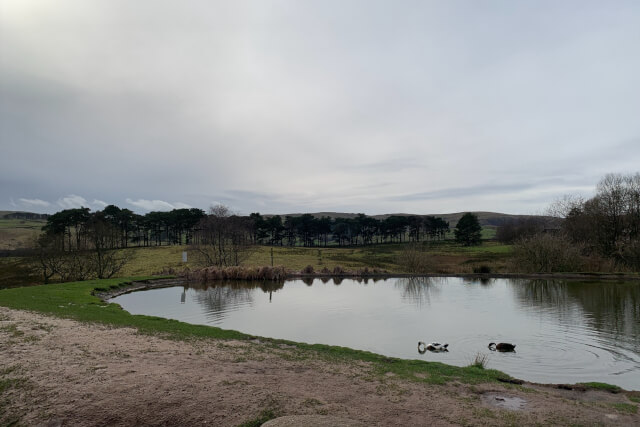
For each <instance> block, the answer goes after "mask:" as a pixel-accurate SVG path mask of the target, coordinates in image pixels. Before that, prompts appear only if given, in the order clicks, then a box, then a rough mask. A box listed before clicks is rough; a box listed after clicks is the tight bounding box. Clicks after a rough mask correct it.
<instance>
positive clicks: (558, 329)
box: [110, 278, 640, 390]
mask: <svg viewBox="0 0 640 427" xmlns="http://www.w3.org/2000/svg"><path fill="white" fill-rule="evenodd" d="M110 302H115V303H118V304H120V305H121V306H122V307H123V308H124V309H125V310H127V311H129V312H130V313H133V314H146V315H153V316H161V317H166V318H171V319H177V320H180V321H184V322H189V323H194V324H206V325H212V326H218V327H220V328H224V329H234V330H238V331H241V332H245V333H248V334H252V335H258V336H264V337H273V338H282V339H287V340H292V341H299V342H306V343H322V344H331V345H339V346H346V347H351V348H355V349H360V350H368V351H372V352H374V353H378V354H383V355H387V356H393V357H400V358H405V359H422V360H430V361H439V362H443V363H448V364H452V365H457V366H466V365H469V364H470V363H471V362H472V361H473V359H474V358H475V356H476V354H478V353H481V354H486V355H489V359H488V367H489V368H495V369H499V370H501V371H503V372H506V373H508V374H510V375H512V376H514V377H516V378H521V379H525V380H529V381H536V382H544V383H576V382H589V381H599V382H606V383H610V384H616V385H619V386H621V387H623V388H626V389H630V390H640V284H637V283H609V282H582V281H568V280H554V281H552V280H523V279H518V280H514V279H488V280H483V281H480V280H466V279H461V278H414V279H386V280H378V281H372V280H369V281H356V280H351V279H349V280H337V281H334V280H326V279H325V280H320V279H315V280H312V281H311V280H309V281H307V283H305V282H303V281H302V280H291V281H287V282H285V283H283V284H272V283H264V284H263V283H262V282H253V283H238V282H234V283H231V284H228V283H227V284H224V285H216V286H213V285H212V286H176V287H169V288H159V289H152V290H147V291H141V292H133V293H130V294H125V295H121V296H119V297H116V298H114V299H112V300H111V301H110ZM418 341H425V342H427V343H428V342H430V341H439V342H446V343H448V344H449V351H448V352H446V353H431V352H426V353H425V354H420V353H418V348H417V345H418ZM492 341H494V342H509V343H514V344H516V346H517V347H516V352H514V353H499V352H492V351H489V349H488V348H487V346H488V344H489V342H492Z"/></svg>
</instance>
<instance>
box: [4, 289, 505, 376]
mask: <svg viewBox="0 0 640 427" xmlns="http://www.w3.org/2000/svg"><path fill="white" fill-rule="evenodd" d="M130 280H131V279H109V280H94V281H86V282H73V283H64V284H55V285H42V286H32V287H25V288H13V289H4V290H0V305H2V306H5V307H9V308H13V309H18V310H32V311H37V312H41V313H45V314H49V315H53V316H58V317H64V318H70V319H74V320H78V321H81V322H90V323H91V322H92V323H100V324H104V325H109V326H114V327H133V328H136V329H137V330H138V331H139V332H140V333H142V334H149V335H160V336H162V337H166V338H169V339H175V340H192V339H205V338H209V339H223V340H226V339H238V340H247V339H252V338H254V337H251V336H249V335H247V334H243V333H240V332H237V331H230V330H224V329H220V328H216V327H210V326H201V325H191V324H188V323H183V322H178V321H175V320H169V319H164V318H160V317H152V316H140V315H132V314H130V313H128V312H126V311H124V310H122V308H121V307H120V306H119V305H117V304H106V303H104V302H103V301H102V300H100V299H99V298H98V297H96V296H94V295H92V292H93V291H94V290H96V289H100V290H105V289H109V288H119V287H122V286H127V284H128V282H130ZM261 342H262V345H266V346H274V347H275V346H280V345H281V344H283V343H285V344H289V345H291V346H292V350H291V352H292V355H291V356H292V357H296V358H299V359H311V358H314V357H320V358H323V359H327V360H331V361H344V362H361V361H365V362H369V363H371V366H372V369H373V373H374V374H376V375H385V374H387V373H393V374H395V375H397V376H399V377H402V378H407V379H411V380H415V381H422V382H428V383H436V384H442V383H446V382H448V381H454V380H455V381H461V382H464V383H471V384H473V383H481V382H494V381H498V379H499V378H502V379H504V378H508V375H506V374H504V373H502V372H499V371H496V370H488V369H482V368H481V367H464V368H460V367H456V366H449V365H445V364H442V363H437V362H425V361H420V360H403V359H396V358H389V357H385V356H381V355H377V354H373V353H370V352H366V351H360V350H353V349H350V348H345V347H337V346H328V345H321V344H315V345H309V344H301V343H292V342H288V341H283V340H273V339H265V338H261Z"/></svg>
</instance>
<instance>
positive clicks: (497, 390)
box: [0, 307, 640, 426]
mask: <svg viewBox="0 0 640 427" xmlns="http://www.w3.org/2000/svg"><path fill="white" fill-rule="evenodd" d="M11 379H17V380H18V381H17V382H12V384H14V385H13V386H11V387H9V388H8V389H6V390H5V391H4V392H3V393H1V394H0V405H1V406H0V425H4V424H6V423H8V422H11V421H16V420H17V421H18V422H19V424H24V425H49V426H61V425H64V426H67V425H69V426H85V425H86V426H89V425H109V426H113V425H204V424H207V425H216V426H218V425H220V426H233V425H238V424H241V423H243V422H246V421H248V420H251V419H255V418H256V417H257V416H258V415H259V414H260V413H261V412H262V411H263V410H265V409H271V410H273V411H275V412H276V413H278V414H280V415H282V416H291V415H323V416H332V417H342V418H347V419H351V420H355V421H357V422H360V423H361V424H362V425H398V426H412V425H414V426H415V425H489V424H491V425H534V424H538V425H539V424H543V425H594V424H595V425H625V426H629V425H640V414H638V413H636V414H630V413H629V408H631V409H633V408H634V407H636V409H638V408H637V406H638V404H636V403H633V402H632V401H630V400H629V399H628V397H627V395H625V394H623V393H619V394H611V393H607V392H595V391H587V392H584V391H582V392H580V391H568V390H558V389H555V388H551V387H544V386H538V385H532V384H525V385H524V387H520V386H513V385H501V384H485V385H475V386H472V385H465V384H458V383H450V384H447V385H444V386H437V385H426V384H422V383H418V382H413V381H406V380H400V379H398V378H394V376H392V375H387V376H386V377H380V376H375V375H373V374H372V372H371V369H370V367H369V366H368V365H367V364H366V363H336V362H332V363H329V362H326V361H324V360H322V359H320V358H317V357H315V356H314V355H313V354H310V353H308V352H304V351H301V350H299V349H297V348H296V347H294V346H285V345H283V346H281V347H279V348H278V347H276V348H274V347H273V346H272V345H267V344H265V343H261V342H259V341H251V342H241V341H218V340H199V341H193V342H182V341H180V342H178V341H171V340H166V339H162V338H157V337H149V336H144V335H139V334H137V333H136V331H135V330H133V329H125V328H118V329H114V328H107V327H104V326H98V325H88V324H82V323H78V322H75V321H71V320H65V319H58V318H53V317H47V316H42V315H39V314H34V313H29V312H24V311H15V310H9V309H6V308H3V307H0V384H2V383H3V382H4V383H5V384H6V383H7V381H8V380H11ZM0 390H2V387H0ZM619 403H624V404H626V405H627V406H625V405H619ZM617 404H618V405H617ZM616 405H617V406H616ZM630 405H633V406H630ZM508 406H511V407H513V408H518V409H505V408H504V407H508ZM638 410H639V411H640V409H638Z"/></svg>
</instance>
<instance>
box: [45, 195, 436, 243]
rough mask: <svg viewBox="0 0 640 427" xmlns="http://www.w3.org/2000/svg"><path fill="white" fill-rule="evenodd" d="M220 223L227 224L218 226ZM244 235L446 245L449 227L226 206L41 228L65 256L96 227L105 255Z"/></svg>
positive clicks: (112, 210)
mask: <svg viewBox="0 0 640 427" xmlns="http://www.w3.org/2000/svg"><path fill="white" fill-rule="evenodd" d="M221 218H229V219H228V220H225V221H222V219H221ZM212 222H217V223H218V226H222V224H223V223H224V226H225V227H227V228H229V232H232V233H235V234H238V233H241V234H243V237H242V240H246V241H248V242H250V243H252V244H262V245H277V246H285V245H286V246H305V247H312V246H328V245H338V246H357V245H369V244H374V243H393V242H397V243H402V242H405V241H413V242H420V241H424V240H439V239H444V237H445V235H446V233H447V232H449V223H448V222H446V221H444V220H443V219H442V218H440V217H433V216H418V215H412V216H400V215H392V216H389V217H387V218H385V219H377V218H374V217H371V216H367V215H364V214H358V215H357V216H355V217H354V218H330V217H328V216H324V217H321V218H317V217H315V216H313V215H311V214H303V215H300V216H291V215H287V216H285V217H284V218H283V217H281V216H279V215H273V216H263V215H261V214H260V213H252V214H251V215H248V216H240V215H235V214H233V213H231V212H230V211H229V209H228V208H226V207H224V206H217V207H213V208H212V209H211V211H210V212H209V213H208V214H205V213H204V211H203V210H201V209H195V208H192V209H174V210H172V211H169V212H149V213H147V214H146V215H138V214H136V213H134V212H132V211H131V210H129V209H121V208H119V207H117V206H115V205H109V206H107V207H105V208H104V209H103V210H101V211H97V212H91V211H90V210H89V208H76V209H65V210H63V211H60V212H57V213H55V214H53V215H50V216H49V217H48V218H47V223H46V225H45V226H44V227H43V231H44V234H45V237H46V238H47V239H50V240H51V239H53V240H56V244H57V245H58V247H59V249H61V250H63V251H73V250H82V249H85V248H87V247H88V246H90V245H91V242H90V236H91V232H92V228H95V226H96V225H98V224H100V226H102V228H104V230H105V233H106V235H105V236H103V237H104V244H105V245H106V247H108V248H109V249H116V248H126V247H129V246H161V245H183V244H186V245H191V244H194V243H195V244H198V242H199V241H200V240H201V239H205V240H206V239H209V240H210V237H211V236H210V229H211V223H212Z"/></svg>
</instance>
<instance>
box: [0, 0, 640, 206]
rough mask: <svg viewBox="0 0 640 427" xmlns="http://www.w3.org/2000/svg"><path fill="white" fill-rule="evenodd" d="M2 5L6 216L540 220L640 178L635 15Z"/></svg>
mask: <svg viewBox="0 0 640 427" xmlns="http://www.w3.org/2000/svg"><path fill="white" fill-rule="evenodd" d="M5 3H7V4H10V6H11V7H7V8H6V9H3V13H2V14H1V15H0V39H1V40H2V51H1V52H0V142H1V143H2V148H3V156H2V157H0V183H2V185H1V186H0V200H2V201H3V202H2V203H4V205H3V204H2V203H0V209H2V208H3V206H4V207H8V206H11V207H14V206H12V205H11V202H10V201H9V200H11V198H14V199H15V200H18V199H19V198H22V197H23V196H25V195H28V197H24V198H25V199H29V200H36V199H37V200H42V201H47V200H48V201H54V202H53V203H52V204H51V205H50V206H44V205H40V206H35V205H34V209H35V208H41V209H43V210H52V209H55V208H58V207H59V208H62V207H66V206H73V207H77V206H78V204H81V203H87V205H89V206H92V207H94V208H100V207H103V206H104V205H103V202H102V200H108V201H109V203H114V204H119V205H122V204H127V205H129V206H131V207H132V208H134V209H137V210H141V211H146V210H156V209H171V208H172V207H182V206H185V207H186V206H197V207H201V208H205V209H206V208H207V207H208V206H209V205H210V204H211V201H212V200H219V201H220V202H222V203H226V204H229V205H231V206H232V207H233V208H234V209H235V210H241V211H243V212H251V211H255V210H260V211H262V212H287V211H302V210H305V209H310V210H316V209H318V210H327V211H335V210H347V209H348V210H356V211H366V212H369V213H385V212H392V211H408V212H426V211H428V212H437V211H460V210H479V209H487V210H488V209H492V206H493V207H494V208H495V209H497V207H498V206H500V207H502V208H503V209H506V210H508V211H510V212H515V213H518V212H519V213H526V212H527V211H528V210H530V209H539V208H540V207H541V206H542V205H544V196H546V195H548V196H549V197H553V195H554V194H555V193H556V192H558V191H562V190H563V189H569V190H571V189H572V188H584V187H585V186H589V185H591V186H593V185H595V183H596V182H597V179H598V178H599V176H601V175H602V174H604V173H607V172H617V171H620V172H626V171H629V170H630V169H631V170H632V169H633V168H636V169H637V166H636V165H638V164H640V148H638V147H640V143H639V142H638V135H640V122H639V121H638V120H637V117H636V116H637V112H638V111H640V81H639V80H638V79H637V76H638V75H640V57H638V55H636V54H635V53H636V51H637V46H636V45H637V42H636V41H637V40H638V39H639V38H640V27H639V26H638V25H637V21H638V18H640V5H639V4H638V3H637V2H634V1H617V2H615V4H606V5H605V4H603V3H601V2H596V1H586V2H585V1H572V0H569V1H564V2H554V1H542V2H539V3H536V4H535V5H531V4H525V3H517V2H489V3H487V2H482V3H478V2H457V1H452V2H400V3H390V2H378V1H373V2H371V1H357V0H356V1H352V2H347V3H345V2H337V1H326V2H299V1H278V2H274V3H264V2H261V1H249V2H223V1H211V2H209V1H185V2H180V3H179V4H178V3H170V2H169V3H158V2H155V1H147V0H139V1H136V2H112V1H107V0H97V1H94V2H72V1H66V0H60V1H57V2H56V4H55V6H52V5H48V4H47V3H46V2H41V3H36V2H34V3H28V2H22V1H20V0H6V2H5ZM23 4H24V6H23ZM620 141H627V142H623V143H620ZM540 176H544V177H551V178H552V179H551V178H549V179H548V180H547V181H544V182H543V181H540V179H539V177H540ZM563 180H564V181H563ZM496 183H497V184H496ZM536 192H537V193H538V194H539V195H540V200H538V197H537V196H535V195H533V194H532V193H536ZM61 194H70V195H77V194H83V195H86V196H91V197H90V198H88V200H94V201H93V202H90V203H89V202H87V199H84V198H83V197H80V196H75V197H71V196H66V197H62V198H60V195H61ZM478 195H484V196H486V197H485V199H481V198H478V197H475V196H478ZM59 198H60V199H59ZM58 199H59V200H58ZM56 200H57V202H55V201H56ZM167 200H169V201H176V200H179V201H180V202H168V201H167ZM495 209H492V210H495Z"/></svg>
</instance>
